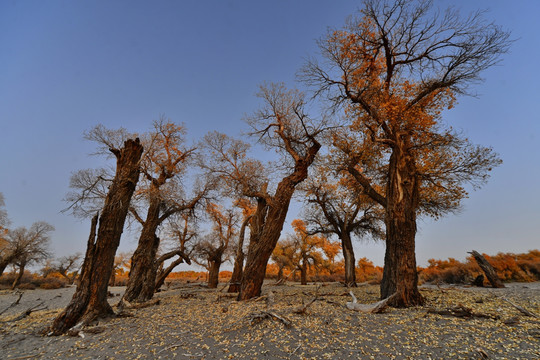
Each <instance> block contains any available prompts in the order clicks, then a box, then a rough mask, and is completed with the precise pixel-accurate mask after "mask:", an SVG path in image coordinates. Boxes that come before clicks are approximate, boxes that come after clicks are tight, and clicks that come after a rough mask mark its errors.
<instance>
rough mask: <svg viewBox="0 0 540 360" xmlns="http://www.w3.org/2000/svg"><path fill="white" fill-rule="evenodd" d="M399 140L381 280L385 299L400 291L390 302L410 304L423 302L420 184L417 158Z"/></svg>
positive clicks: (392, 158)
mask: <svg viewBox="0 0 540 360" xmlns="http://www.w3.org/2000/svg"><path fill="white" fill-rule="evenodd" d="M404 147H405V145H404V144H403V143H402V142H401V141H399V140H398V144H397V145H395V147H394V148H393V152H392V155H391V156H390V164H389V182H388V186H387V196H386V200H387V206H386V219H385V222H386V253H385V256H384V272H383V280H382V283H381V299H386V298H388V297H390V296H391V295H393V294H395V293H397V294H398V295H397V296H395V297H393V298H392V301H390V302H389V304H388V305H390V306H394V307H409V306H415V305H421V304H423V302H424V299H423V297H422V295H421V294H420V292H419V291H418V273H417V271H416V255H415V236H416V211H417V208H418V202H419V183H418V181H419V180H418V179H417V177H416V175H415V174H416V170H415V164H414V161H413V160H412V158H411V157H410V156H408V154H406V153H405V152H404V150H403V149H404Z"/></svg>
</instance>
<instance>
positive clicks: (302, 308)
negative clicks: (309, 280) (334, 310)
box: [293, 285, 321, 314]
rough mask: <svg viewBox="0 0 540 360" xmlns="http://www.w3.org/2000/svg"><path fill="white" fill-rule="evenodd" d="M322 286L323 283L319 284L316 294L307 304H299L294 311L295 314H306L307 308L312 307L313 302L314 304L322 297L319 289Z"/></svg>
mask: <svg viewBox="0 0 540 360" xmlns="http://www.w3.org/2000/svg"><path fill="white" fill-rule="evenodd" d="M320 288H321V285H317V288H316V289H315V296H314V297H313V299H311V301H310V302H308V303H307V304H305V305H303V306H299V307H298V308H296V309H295V310H293V313H295V314H305V313H306V310H307V308H308V307H310V306H311V304H313V303H314V302H315V301H317V300H319V299H320V298H321V297H320V296H319V289H320Z"/></svg>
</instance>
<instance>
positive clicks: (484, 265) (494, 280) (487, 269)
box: [469, 250, 504, 288]
mask: <svg viewBox="0 0 540 360" xmlns="http://www.w3.org/2000/svg"><path fill="white" fill-rule="evenodd" d="M469 254H471V255H472V256H473V257H474V260H476V263H477V264H478V266H480V268H481V269H482V271H483V272H484V274H486V277H487V279H488V281H489V283H490V284H491V286H493V287H494V288H503V287H504V284H503V283H502V281H501V279H499V276H498V275H497V272H496V271H495V269H494V268H493V266H491V264H490V263H489V262H488V261H487V260H486V258H485V257H483V256H482V255H481V254H480V253H478V252H477V251H475V250H473V251H471V252H469Z"/></svg>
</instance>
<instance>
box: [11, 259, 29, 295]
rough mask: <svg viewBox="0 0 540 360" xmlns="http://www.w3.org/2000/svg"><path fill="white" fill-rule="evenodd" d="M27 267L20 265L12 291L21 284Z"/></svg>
mask: <svg viewBox="0 0 540 360" xmlns="http://www.w3.org/2000/svg"><path fill="white" fill-rule="evenodd" d="M25 265H26V264H21V265H19V272H18V273H17V277H16V278H15V280H13V284H11V290H15V288H16V287H17V285H19V283H20V282H21V279H22V277H23V275H24V268H25Z"/></svg>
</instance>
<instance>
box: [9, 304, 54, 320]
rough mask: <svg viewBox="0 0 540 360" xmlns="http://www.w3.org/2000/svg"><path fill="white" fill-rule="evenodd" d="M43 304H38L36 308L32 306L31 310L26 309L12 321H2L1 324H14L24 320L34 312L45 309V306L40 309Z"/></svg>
mask: <svg viewBox="0 0 540 360" xmlns="http://www.w3.org/2000/svg"><path fill="white" fill-rule="evenodd" d="M43 304H44V301H42V302H40V303H39V304H37V305H36V306H32V307H31V308H28V309H26V310H25V311H24V312H22V313H21V314H19V315H18V316H16V317H14V318H13V319H11V320H6V321H2V322H3V323H9V322H16V321H19V320H22V319H24V318H25V317H27V316H28V315H30V314H31V313H32V312H34V311H40V310H45V309H47V306H45V307H42V308H40V306H41V305H43Z"/></svg>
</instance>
